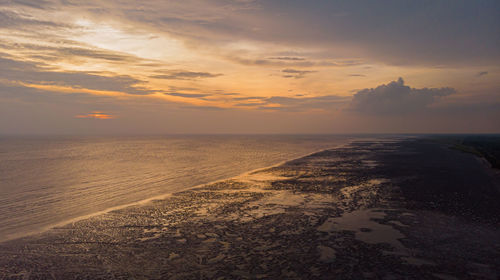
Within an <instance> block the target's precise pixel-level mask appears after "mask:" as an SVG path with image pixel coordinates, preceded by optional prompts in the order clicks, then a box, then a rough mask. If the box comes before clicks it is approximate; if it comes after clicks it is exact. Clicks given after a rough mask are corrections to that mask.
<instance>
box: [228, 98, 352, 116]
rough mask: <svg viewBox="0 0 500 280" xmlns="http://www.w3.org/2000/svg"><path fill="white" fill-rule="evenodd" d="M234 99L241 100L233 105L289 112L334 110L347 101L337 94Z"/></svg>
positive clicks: (235, 99)
mask: <svg viewBox="0 0 500 280" xmlns="http://www.w3.org/2000/svg"><path fill="white" fill-rule="evenodd" d="M233 100H234V101H241V103H237V104H236V105H235V106H238V107H250V108H256V109H264V110H277V111H289V112H303V111H308V110H314V109H316V110H324V111H334V110H337V109H339V108H340V107H341V106H342V105H345V104H346V103H347V102H349V100H348V98H346V97H343V96H338V95H324V96H312V97H303V96H300V97H286V96H272V97H262V96H248V97H236V98H233Z"/></svg>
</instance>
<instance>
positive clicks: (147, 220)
mask: <svg viewBox="0 0 500 280" xmlns="http://www.w3.org/2000/svg"><path fill="white" fill-rule="evenodd" d="M495 174H496V173H492V172H491V171H490V170H487V167H486V166H485V165H484V164H483V163H482V162H481V161H480V160H479V159H478V158H477V157H476V156H475V155H473V154H467V153H462V152H460V151H457V150H453V149H450V148H449V147H448V146H446V145H445V144H442V143H437V142H435V141H429V140H426V139H411V138H410V139H394V140H387V139H386V140H365V141H355V142H353V143H351V144H350V145H347V146H344V147H341V148H336V149H331V150H325V151H322V152H318V153H315V154H311V155H309V156H306V157H303V158H300V159H296V160H292V161H289V162H287V163H285V164H282V165H279V166H274V167H270V168H265V169H260V170H258V171H254V172H251V173H248V174H243V175H241V176H238V177H234V178H231V179H228V180H224V181H220V182H216V183H212V184H208V185H204V186H202V187H198V188H194V189H190V190H187V191H182V192H178V193H175V194H173V195H171V196H168V197H166V198H165V199H162V200H154V201H151V202H149V203H148V204H144V205H136V206H130V207H127V208H123V209H119V210H115V211H111V212H108V213H105V214H102V215H98V216H93V217H90V218H87V219H84V220H80V221H77V222H74V223H71V224H67V225H65V226H61V227H57V228H53V229H51V230H49V231H47V232H44V233H42V234H37V235H33V236H29V237H25V238H21V239H17V240H11V241H8V242H4V243H2V244H0V279H131V278H134V279H498V277H499V275H500V271H499V267H500V228H499V220H498V219H499V217H500V206H499V203H498V201H499V199H500V191H499V185H498V182H499V181H498V177H496V175H495Z"/></svg>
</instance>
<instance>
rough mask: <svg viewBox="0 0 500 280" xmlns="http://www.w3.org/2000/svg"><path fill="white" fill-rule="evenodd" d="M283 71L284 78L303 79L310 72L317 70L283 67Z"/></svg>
mask: <svg viewBox="0 0 500 280" xmlns="http://www.w3.org/2000/svg"><path fill="white" fill-rule="evenodd" d="M281 72H282V73H285V74H284V75H283V76H282V77H283V78H294V79H302V78H304V77H305V76H306V75H307V74H310V73H315V72H317V71H306V70H296V69H290V68H287V69H283V70H281Z"/></svg>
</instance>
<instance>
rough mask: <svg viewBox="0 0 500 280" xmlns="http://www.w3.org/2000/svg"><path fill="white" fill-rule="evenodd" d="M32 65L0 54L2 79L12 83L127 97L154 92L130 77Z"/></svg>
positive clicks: (141, 82)
mask: <svg viewBox="0 0 500 280" xmlns="http://www.w3.org/2000/svg"><path fill="white" fill-rule="evenodd" d="M43 66H46V65H43V64H42V65H37V64H34V63H32V62H25V61H18V60H15V59H13V58H8V57H6V56H5V55H4V56H2V55H1V54H0V69H2V74H1V76H0V77H1V78H2V79H6V80H9V81H10V82H21V83H27V84H44V85H58V86H68V87H72V88H85V89H92V90H102V91H119V92H124V93H128V94H138V95H145V94H151V93H153V92H154V91H151V90H148V89H145V88H143V87H140V85H141V84H143V81H141V80H138V79H135V78H133V77H131V76H127V75H116V76H101V75H97V74H96V73H89V72H57V71H48V70H46V69H44V68H43Z"/></svg>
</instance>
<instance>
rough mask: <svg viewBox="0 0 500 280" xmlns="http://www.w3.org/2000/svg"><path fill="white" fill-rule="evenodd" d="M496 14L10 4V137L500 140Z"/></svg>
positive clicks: (222, 3)
mask: <svg viewBox="0 0 500 280" xmlns="http://www.w3.org/2000/svg"><path fill="white" fill-rule="evenodd" d="M444 2H446V1H444ZM480 2H481V3H476V4H474V3H468V4H467V3H459V4H457V5H453V6H451V5H444V4H442V3H434V4H432V3H425V4H421V6H418V7H416V6H415V5H414V3H413V4H412V2H410V1H399V2H398V3H397V4H394V3H392V4H391V3H390V2H389V1H387V2H384V1H383V2H381V3H379V5H378V6H376V7H370V5H371V4H369V3H370V2H366V1H352V2H351V3H346V2H345V1H344V2H342V1H338V2H337V1H318V2H317V3H315V4H311V2H309V1H293V2H286V1H251V0H245V1H241V0H240V1H236V0H234V1H230V0H210V1H201V0H189V1H182V2H176V1H170V2H169V1H148V2H147V3H138V2H136V1H129V0H122V1H108V2H106V3H105V4H104V3H102V2H101V1H85V3H81V2H75V3H69V2H60V1H55V0H54V1H46V2H45V1H43V2H40V1H23V3H19V4H17V3H16V1H12V2H6V3H4V4H0V66H1V67H2V73H1V74H0V102H1V103H0V104H1V105H0V106H1V107H0V109H1V111H0V117H2V119H4V120H6V119H9V120H12V119H15V120H16V121H14V122H12V121H8V122H7V121H3V122H2V121H0V133H6V134H9V133H76V132H81V133H100V132H106V131H112V132H117V133H155V132H158V133H211V132H213V133H350V132H500V125H499V124H498V123H500V122H496V121H493V119H495V118H497V117H498V116H499V114H500V113H499V111H500V110H499V108H500V105H499V104H500V93H499V88H500V86H499V85H500V83H499V78H500V67H499V66H498V65H500V63H499V57H500V55H499V50H498V43H499V41H500V39H499V36H498V34H499V33H498V30H499V26H500V24H499V22H500V20H499V19H498V12H499V5H498V3H495V1H480ZM449 3H452V2H449ZM432 5H434V6H433V7H430V6H432ZM431 8H432V9H431ZM431 10H432V11H433V12H429V11H431ZM464 14H465V16H464ZM395 15H398V16H395ZM429 22H432V23H433V25H430V23H429ZM399 77H402V78H403V79H404V81H401V82H398V81H397V80H398V78H399ZM384 85H385V86H384ZM407 85H408V86H407ZM446 88H452V89H453V90H451V91H449V90H447V89H446ZM363 90H364V91H363ZM363 92H364V93H363ZM30 116H31V117H36V118H37V120H36V122H39V124H34V123H33V121H31V122H30ZM83 116H86V117H83ZM464 117H466V120H464ZM89 119H95V120H102V121H104V123H102V124H96V123H95V122H94V123H91V124H89V123H85V122H88V121H89ZM200 119H203V121H200ZM31 120H32V119H31ZM36 122H35V123H36ZM238 124H239V125H238ZM240 127H246V128H247V129H248V130H245V129H241V128H240Z"/></svg>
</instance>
